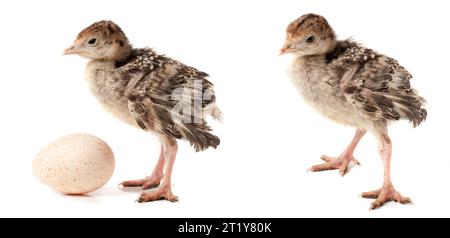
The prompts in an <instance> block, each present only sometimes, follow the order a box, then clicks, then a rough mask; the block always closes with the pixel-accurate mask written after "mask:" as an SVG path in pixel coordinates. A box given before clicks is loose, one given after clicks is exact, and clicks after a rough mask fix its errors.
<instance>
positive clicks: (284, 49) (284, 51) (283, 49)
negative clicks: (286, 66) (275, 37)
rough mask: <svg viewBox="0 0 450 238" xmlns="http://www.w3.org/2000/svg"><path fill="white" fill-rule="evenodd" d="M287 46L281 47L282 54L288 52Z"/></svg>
mask: <svg viewBox="0 0 450 238" xmlns="http://www.w3.org/2000/svg"><path fill="white" fill-rule="evenodd" d="M287 50H288V49H287V48H286V47H283V48H281V50H280V55H284V54H286V53H287Z"/></svg>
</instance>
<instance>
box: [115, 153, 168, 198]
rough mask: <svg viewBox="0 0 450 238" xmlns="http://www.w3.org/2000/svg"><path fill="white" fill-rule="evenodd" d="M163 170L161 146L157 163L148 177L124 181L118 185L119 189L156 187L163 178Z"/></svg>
mask: <svg viewBox="0 0 450 238" xmlns="http://www.w3.org/2000/svg"><path fill="white" fill-rule="evenodd" d="M163 170H164V150H163V147H162V145H161V153H160V155H159V159H158V163H157V164H156V166H155V168H154V169H153V172H152V174H151V175H150V177H146V178H144V179H138V180H129V181H124V182H122V183H120V184H119V186H120V187H142V188H143V189H148V188H153V187H157V186H158V185H159V183H160V182H161V180H162V178H163Z"/></svg>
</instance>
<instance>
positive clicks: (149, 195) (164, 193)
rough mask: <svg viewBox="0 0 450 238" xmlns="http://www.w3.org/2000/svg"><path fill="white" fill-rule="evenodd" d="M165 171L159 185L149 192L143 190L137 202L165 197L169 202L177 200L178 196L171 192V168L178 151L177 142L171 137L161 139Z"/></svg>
mask: <svg viewBox="0 0 450 238" xmlns="http://www.w3.org/2000/svg"><path fill="white" fill-rule="evenodd" d="M163 150H164V162H165V173H164V175H163V180H162V183H161V185H160V186H159V187H158V188H156V189H154V190H152V191H149V192H143V193H142V194H141V196H140V197H139V198H138V200H137V202H150V201H155V200H161V199H165V200H168V201H171V202H176V201H178V197H177V196H174V195H173V194H172V182H171V179H172V170H173V165H174V163H175V158H176V155H177V151H178V145H177V142H176V141H175V140H173V139H169V138H164V139H163Z"/></svg>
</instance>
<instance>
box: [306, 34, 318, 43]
mask: <svg viewBox="0 0 450 238" xmlns="http://www.w3.org/2000/svg"><path fill="white" fill-rule="evenodd" d="M315 39H316V37H314V36H313V35H312V36H309V37H308V38H306V40H305V42H306V43H308V44H311V43H313V42H314V40H315Z"/></svg>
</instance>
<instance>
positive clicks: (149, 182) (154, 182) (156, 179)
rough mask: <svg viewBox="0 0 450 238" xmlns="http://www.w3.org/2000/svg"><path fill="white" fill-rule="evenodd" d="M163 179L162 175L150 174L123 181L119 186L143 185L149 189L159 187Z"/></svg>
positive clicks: (143, 187)
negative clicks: (142, 177) (141, 177)
mask: <svg viewBox="0 0 450 238" xmlns="http://www.w3.org/2000/svg"><path fill="white" fill-rule="evenodd" d="M161 180H162V176H150V177H145V178H144V179H137V180H129V181H123V182H122V183H120V184H119V188H120V189H122V188H130V187H142V189H149V188H154V187H157V186H158V185H159V184H160V182H161Z"/></svg>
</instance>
